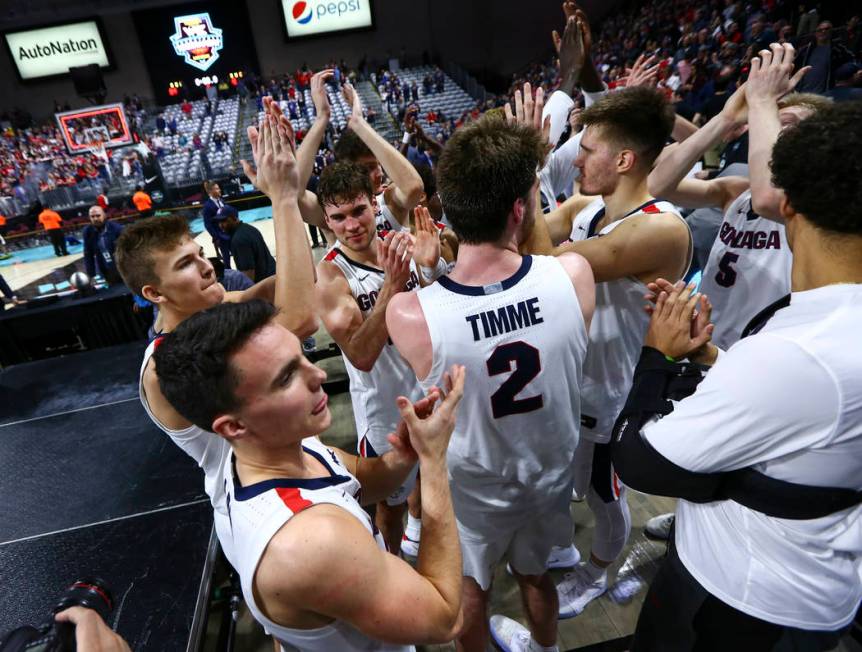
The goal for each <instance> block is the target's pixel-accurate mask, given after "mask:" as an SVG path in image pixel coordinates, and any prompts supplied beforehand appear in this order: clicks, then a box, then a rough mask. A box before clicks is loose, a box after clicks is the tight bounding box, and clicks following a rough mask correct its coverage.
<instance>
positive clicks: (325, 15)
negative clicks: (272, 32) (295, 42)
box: [281, 0, 374, 38]
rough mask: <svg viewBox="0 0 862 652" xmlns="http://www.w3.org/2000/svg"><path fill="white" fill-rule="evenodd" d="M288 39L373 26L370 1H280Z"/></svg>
mask: <svg viewBox="0 0 862 652" xmlns="http://www.w3.org/2000/svg"><path fill="white" fill-rule="evenodd" d="M281 5H282V12H283V15H284V26H285V30H286V32H287V36H288V38H298V37H303V36H314V35H318V34H327V33H330V32H342V31H345V30H357V29H367V28H371V27H373V26H374V20H373V16H372V11H371V0H282V2H281Z"/></svg>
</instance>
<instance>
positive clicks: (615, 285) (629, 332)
mask: <svg viewBox="0 0 862 652" xmlns="http://www.w3.org/2000/svg"><path fill="white" fill-rule="evenodd" d="M604 212H605V205H604V202H603V201H602V199H601V197H600V198H598V199H596V200H595V201H593V202H592V203H590V204H589V205H588V206H587V207H586V208H584V209H583V210H582V211H581V212H580V213H578V214H577V216H576V217H575V219H574V221H573V222H572V233H571V236H570V237H571V240H572V241H578V240H587V239H589V238H593V237H597V238H600V237H602V236H603V235H607V234H608V233H610V232H611V231H613V230H614V229H615V228H617V227H618V226H619V225H620V224H622V223H623V222H624V221H625V220H627V219H630V218H632V217H634V216H635V215H640V214H642V213H647V214H650V213H673V214H674V215H676V216H677V217H679V219H680V220H682V221H683V222H685V221H684V220H683V219H682V217H681V216H680V214H679V212H677V209H676V207H675V206H674V205H673V204H671V203H670V202H666V201H658V200H656V199H653V200H651V201H649V202H647V203H646V204H644V205H643V206H639V207H638V208H636V209H635V210H633V211H631V212H630V213H629V214H628V215H626V216H625V217H623V218H622V219H619V220H616V221H615V222H611V223H610V224H608V225H607V226H606V227H604V228H603V229H602V230H601V231H600V232H599V233H595V227H596V225H597V224H598V223H599V221H600V220H601V219H602V217H603V216H604ZM690 243H691V240H690V239H689V252H688V260H687V262H686V271H688V266H689V265H690V264H691V253H692V251H691V244H690ZM647 291H648V290H647V287H646V285H644V284H643V283H641V282H640V281H639V280H638V279H636V278H621V279H617V280H615V281H605V282H604V283H597V284H596V309H595V312H594V313H593V319H592V322H591V323H590V347H589V350H588V351H587V359H586V361H585V362H584V380H583V385H582V391H581V425H582V426H584V427H583V428H581V436H582V437H585V438H586V439H589V440H591V441H594V442H597V443H601V444H606V443H607V442H609V441H610V436H611V428H612V427H613V425H614V421H616V418H617V417H618V416H619V413H620V411H621V410H622V408H623V405H624V404H625V400H626V397H627V396H628V393H629V390H630V389H631V384H632V378H633V377H634V370H635V366H636V365H637V361H638V358H639V357H640V351H641V347H642V346H643V341H644V335H646V331H647V327H648V326H649V316H648V315H647V314H646V312H644V298H643V297H644V294H645V293H646V292H647Z"/></svg>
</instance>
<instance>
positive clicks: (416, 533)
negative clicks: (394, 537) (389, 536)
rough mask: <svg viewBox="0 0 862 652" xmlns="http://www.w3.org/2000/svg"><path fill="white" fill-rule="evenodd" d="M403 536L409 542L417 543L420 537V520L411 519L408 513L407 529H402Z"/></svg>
mask: <svg viewBox="0 0 862 652" xmlns="http://www.w3.org/2000/svg"><path fill="white" fill-rule="evenodd" d="M404 534H406V535H407V538H408V539H410V540H411V541H419V537H420V536H421V535H422V519H421V518H415V517H413V516H412V515H411V514H410V512H407V527H406V528H404Z"/></svg>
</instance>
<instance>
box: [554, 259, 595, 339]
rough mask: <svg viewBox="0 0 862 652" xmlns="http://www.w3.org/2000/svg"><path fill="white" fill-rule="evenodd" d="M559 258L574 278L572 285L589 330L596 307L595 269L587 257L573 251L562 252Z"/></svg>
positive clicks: (570, 276) (571, 277) (572, 278)
mask: <svg viewBox="0 0 862 652" xmlns="http://www.w3.org/2000/svg"><path fill="white" fill-rule="evenodd" d="M557 260H558V261H559V262H560V265H562V266H563V269H564V270H566V273H567V274H568V275H569V278H570V279H571V280H572V286H573V287H574V288H575V294H576V295H577V296H578V304H579V305H580V307H581V313H582V314H583V316H584V325H585V326H586V329H587V332H589V330H590V323H591V322H592V320H593V313H594V312H595V309H596V281H595V277H594V276H593V269H592V267H590V264H589V263H588V262H587V259H586V258H584V257H583V256H579V255H578V254H575V253H572V252H567V253H564V254H560V255H559V256H557Z"/></svg>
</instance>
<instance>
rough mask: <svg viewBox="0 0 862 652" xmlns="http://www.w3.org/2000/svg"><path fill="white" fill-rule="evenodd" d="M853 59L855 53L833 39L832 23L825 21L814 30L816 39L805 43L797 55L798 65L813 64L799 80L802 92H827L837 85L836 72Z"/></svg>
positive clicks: (799, 89) (799, 88)
mask: <svg viewBox="0 0 862 652" xmlns="http://www.w3.org/2000/svg"><path fill="white" fill-rule="evenodd" d="M852 61H853V53H852V52H851V51H850V50H848V49H847V48H846V47H845V46H844V45H842V44H841V43H835V42H833V41H832V23H830V22H829V21H828V20H825V21H823V22H822V23H820V24H819V25H818V26H817V29H816V30H815V32H814V40H813V41H811V42H809V43H807V44H805V45H803V46H802V47H801V48H800V49H799V54H798V55H797V57H796V63H797V65H798V67H800V68H801V67H803V66H811V70H809V71H808V73H807V74H806V75H805V77H803V78H802V81H801V82H799V87H798V88H797V89H796V90H798V91H799V92H800V93H825V92H826V91H827V90H829V89H830V88H832V87H833V86H834V85H835V81H836V80H835V73H836V71H837V70H838V68H840V67H841V66H842V65H844V64H845V63H850V62H852Z"/></svg>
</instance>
